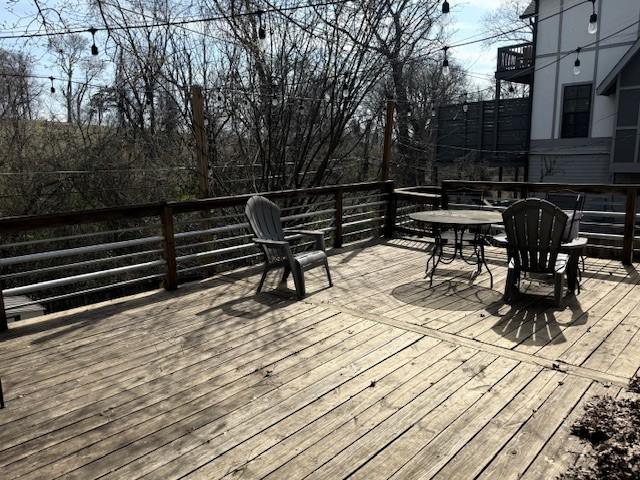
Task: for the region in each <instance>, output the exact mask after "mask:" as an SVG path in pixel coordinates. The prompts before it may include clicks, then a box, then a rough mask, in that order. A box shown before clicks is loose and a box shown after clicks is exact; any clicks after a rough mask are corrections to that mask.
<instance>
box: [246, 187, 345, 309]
mask: <svg viewBox="0 0 640 480" xmlns="http://www.w3.org/2000/svg"><path fill="white" fill-rule="evenodd" d="M245 214H246V216H247V219H248V220H249V225H250V226H251V230H252V232H253V234H254V235H255V238H253V241H254V243H255V244H256V245H258V246H259V247H260V248H261V249H262V252H263V254H264V261H265V263H264V270H263V272H262V278H261V279H260V284H259V285H258V293H260V291H261V290H262V286H263V285H264V281H265V279H266V277H267V274H268V273H269V271H271V270H273V269H276V268H284V273H283V275H282V280H281V282H282V283H286V281H287V278H288V277H289V274H291V275H292V276H293V281H294V284H295V287H296V295H297V297H298V299H302V298H304V296H305V293H306V291H305V284H304V272H305V270H310V269H311V268H315V267H319V266H324V268H325V270H326V272H327V279H328V280H329V286H330V287H332V286H333V283H332V281H331V273H330V272H329V262H328V260H327V254H326V253H325V246H324V232H320V231H314V230H293V229H287V230H283V228H282V220H281V218H280V208H278V206H277V205H276V204H275V203H273V202H271V201H269V200H267V199H266V198H264V197H261V196H254V197H251V198H250V199H249V201H248V202H247V206H246V208H245ZM285 233H289V234H298V235H299V237H301V236H310V237H313V238H314V239H315V246H314V249H313V250H311V251H305V252H301V253H297V254H295V255H294V254H293V253H292V250H291V245H290V243H289V241H288V240H286V239H285V236H284V235H285ZM299 237H298V238H299Z"/></svg>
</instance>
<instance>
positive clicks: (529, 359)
mask: <svg viewBox="0 0 640 480" xmlns="http://www.w3.org/2000/svg"><path fill="white" fill-rule="evenodd" d="M303 301H304V302H307V303H310V304H312V305H314V306H321V305H322V306H326V307H328V308H329V309H332V310H337V311H341V312H343V313H347V314H349V315H354V316H359V317H361V318H364V319H366V320H370V321H372V322H377V323H382V324H384V325H388V326H390V327H395V328H399V329H401V330H405V331H411V332H415V333H420V334H422V335H426V336H429V337H432V338H437V339H439V340H442V341H445V342H449V343H453V344H455V345H459V346H465V347H471V348H474V349H476V350H481V351H484V352H487V353H493V354H495V355H499V356H503V357H507V358H510V359H512V360H517V361H521V362H526V363H529V364H534V365H539V366H541V367H543V368H547V369H549V370H554V371H558V372H562V373H567V374H569V375H575V376H579V377H583V378H586V379H588V380H593V381H596V382H600V383H609V384H615V385H617V386H620V387H626V386H627V385H628V383H629V379H628V378H626V377H622V376H619V375H613V374H610V373H603V372H598V371H595V370H592V369H590V368H585V367H580V366H577V365H571V364H568V363H564V362H555V361H553V360H549V359H546V358H542V357H537V356H535V355H530V354H527V353H522V352H516V351H513V350H510V349H507V348H504V347H498V346H495V345H490V344H487V343H484V342H481V341H479V340H472V339H469V338H464V337H460V336H458V335H455V334H452V333H446V332H441V331H439V330H434V329H432V328H428V327H423V326H418V325H412V324H409V323H407V322H401V321H398V320H394V319H391V318H388V317H386V316H384V315H371V314H369V313H366V312H361V311H359V310H354V309H350V308H346V307H340V308H336V307H334V306H331V305H328V304H322V303H315V302H313V301H312V300H309V299H305V300H303ZM554 365H559V367H557V366H556V367H554Z"/></svg>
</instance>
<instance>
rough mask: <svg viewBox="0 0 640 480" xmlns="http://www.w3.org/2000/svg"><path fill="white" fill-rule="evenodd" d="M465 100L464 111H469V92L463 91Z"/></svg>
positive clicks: (463, 103)
mask: <svg viewBox="0 0 640 480" xmlns="http://www.w3.org/2000/svg"><path fill="white" fill-rule="evenodd" d="M463 96H464V102H462V111H463V112H464V113H467V112H468V111H469V102H468V101H467V92H464V93H463Z"/></svg>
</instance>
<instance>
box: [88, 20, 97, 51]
mask: <svg viewBox="0 0 640 480" xmlns="http://www.w3.org/2000/svg"><path fill="white" fill-rule="evenodd" d="M87 31H88V32H89V33H90V34H91V41H92V42H93V43H92V45H91V55H93V56H94V57H95V56H96V55H98V47H97V46H96V32H97V31H98V30H96V29H95V28H93V27H91V28H90V29H89V30H87Z"/></svg>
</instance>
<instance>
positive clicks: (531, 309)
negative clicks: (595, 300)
mask: <svg viewBox="0 0 640 480" xmlns="http://www.w3.org/2000/svg"><path fill="white" fill-rule="evenodd" d="M532 300H533V303H532ZM509 307H510V309H509V310H508V311H507V312H506V313H504V314H503V315H502V316H501V318H500V320H499V321H498V322H497V323H496V324H495V325H494V326H493V327H491V328H492V330H493V331H494V332H496V333H498V334H499V335H500V336H501V337H503V338H504V339H506V340H509V341H510V342H512V343H513V346H514V347H515V346H517V345H528V346H540V347H542V346H545V345H548V344H560V343H565V342H566V341H567V339H566V337H565V336H564V330H565V329H566V328H569V327H575V326H579V325H584V324H586V323H587V322H588V320H589V312H586V311H584V310H583V309H582V306H581V305H580V301H579V300H578V299H577V297H576V296H574V295H570V296H568V297H565V299H564V301H563V305H562V306H561V307H556V306H555V305H554V304H553V301H552V299H551V297H543V296H540V295H531V294H526V293H524V294H521V295H520V297H519V299H518V300H517V301H516V302H515V303H513V304H511V305H510V306H509ZM567 308H568V309H569V310H570V311H571V317H570V318H569V319H567V320H564V321H558V318H557V315H558V313H560V312H563V311H564V310H566V309H567ZM512 348H513V347H512Z"/></svg>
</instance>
